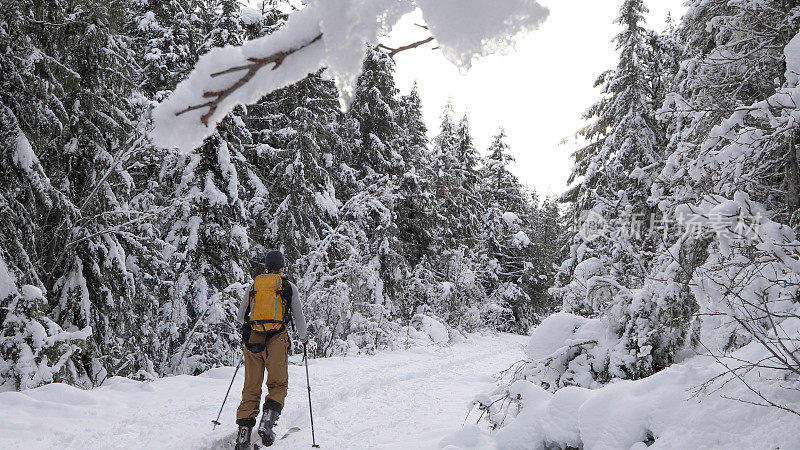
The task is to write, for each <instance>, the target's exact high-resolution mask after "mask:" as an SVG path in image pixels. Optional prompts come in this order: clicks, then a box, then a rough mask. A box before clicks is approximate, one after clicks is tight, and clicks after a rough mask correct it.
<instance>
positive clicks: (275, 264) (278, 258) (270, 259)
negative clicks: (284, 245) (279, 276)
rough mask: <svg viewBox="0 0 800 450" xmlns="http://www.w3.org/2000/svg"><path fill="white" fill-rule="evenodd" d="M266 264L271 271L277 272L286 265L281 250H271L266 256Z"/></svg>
mask: <svg viewBox="0 0 800 450" xmlns="http://www.w3.org/2000/svg"><path fill="white" fill-rule="evenodd" d="M264 266H266V268H267V270H268V271H270V272H277V271H279V270H281V269H283V268H284V267H286V260H285V259H284V258H283V253H281V251H280V250H270V251H269V252H267V256H266V257H264Z"/></svg>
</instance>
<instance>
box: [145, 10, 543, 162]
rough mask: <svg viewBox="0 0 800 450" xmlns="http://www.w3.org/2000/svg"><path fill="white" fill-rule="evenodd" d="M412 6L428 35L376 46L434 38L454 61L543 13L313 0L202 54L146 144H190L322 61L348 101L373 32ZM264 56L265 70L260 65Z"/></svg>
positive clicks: (464, 60) (500, 43)
mask: <svg viewBox="0 0 800 450" xmlns="http://www.w3.org/2000/svg"><path fill="white" fill-rule="evenodd" d="M415 8H419V9H420V10H421V11H422V16H423V18H424V20H425V22H426V23H427V26H428V27H429V29H430V32H431V36H429V37H427V38H425V39H422V40H420V41H418V42H414V43H412V44H409V45H405V46H402V47H398V48H390V47H387V46H381V48H384V49H386V50H388V52H389V54H390V56H394V55H396V54H397V53H399V52H401V51H403V50H407V49H410V48H416V47H419V46H421V45H423V44H426V43H428V42H431V41H433V40H434V39H435V40H436V41H437V42H438V44H439V47H440V48H441V50H442V53H443V55H444V57H445V58H447V59H448V60H450V61H451V62H452V63H454V64H456V65H458V66H461V67H469V66H470V64H471V63H472V60H473V59H475V58H476V57H480V56H485V55H488V54H491V53H497V52H503V51H505V49H508V48H511V47H513V46H514V44H515V43H516V42H517V41H518V39H519V38H520V37H521V36H523V35H525V34H527V33H528V32H529V31H532V30H535V29H537V28H539V26H540V25H541V24H542V23H543V22H544V20H545V18H546V17H547V16H548V14H549V11H548V10H547V8H544V7H542V6H541V5H539V4H538V3H537V2H536V0H457V1H455V0H447V1H444V0H387V1H382V2H362V1H355V0H326V1H312V2H309V4H308V6H306V7H305V8H303V9H301V10H299V11H297V12H295V13H292V14H291V15H290V17H289V19H288V20H287V22H286V25H285V26H284V27H283V28H281V29H280V30H278V31H276V32H274V33H272V34H270V35H268V36H265V37H262V38H259V39H255V40H252V41H249V42H247V43H245V44H244V45H242V46H240V47H224V48H215V49H213V50H211V51H210V52H208V53H207V54H205V55H203V56H201V57H200V59H199V60H198V62H197V64H196V65H195V68H194V70H193V71H192V73H191V74H189V77H188V78H187V79H185V80H184V81H182V82H181V83H179V84H178V86H177V87H176V88H175V90H174V92H173V93H172V94H171V95H170V96H169V97H168V98H167V99H166V100H164V101H163V102H162V103H161V104H159V105H158V106H157V107H156V108H155V109H154V110H153V129H152V131H151V132H150V137H151V139H152V142H153V144H155V145H156V146H157V147H161V148H178V149H179V150H181V151H183V152H190V151H192V150H193V149H194V148H197V147H199V146H200V145H201V144H202V143H203V140H204V139H205V138H207V137H209V136H211V134H212V133H214V130H215V128H216V124H218V123H219V122H220V121H221V120H222V119H224V118H225V116H227V115H228V114H229V113H230V112H231V111H233V109H234V108H235V107H236V106H237V105H242V104H250V103H254V102H256V101H258V100H259V99H260V98H261V97H263V96H264V95H266V94H268V93H270V92H272V91H274V90H276V89H280V88H282V87H285V86H288V85H290V84H293V83H295V82H297V81H300V80H302V79H303V78H304V77H305V76H306V75H308V74H309V73H312V72H315V71H317V70H319V69H321V68H323V67H325V68H327V70H326V75H328V76H330V77H332V78H333V79H334V80H335V81H336V85H337V88H338V89H339V94H340V96H341V98H342V100H343V101H344V103H345V104H347V103H348V102H349V100H350V99H351V98H352V96H353V90H354V88H355V83H356V79H357V76H358V73H359V71H360V69H361V64H362V61H363V59H364V56H365V54H366V49H367V48H368V47H375V46H379V45H380V44H379V43H378V38H379V37H381V36H382V35H384V34H386V32H387V31H388V30H390V29H392V27H394V26H395V25H396V24H397V22H398V21H399V20H400V18H401V17H403V16H404V15H406V14H408V13H410V12H412V11H413V10H414V9H415ZM270 64H272V70H269V71H264V70H261V69H262V68H263V67H266V66H268V65H270Z"/></svg>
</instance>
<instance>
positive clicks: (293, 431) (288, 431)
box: [281, 427, 300, 440]
mask: <svg viewBox="0 0 800 450" xmlns="http://www.w3.org/2000/svg"><path fill="white" fill-rule="evenodd" d="M298 431H300V427H292V428H289V429H288V430H286V432H285V433H283V436H282V437H281V440H284V439H286V438H287V437H289V436H290V435H292V434H294V433H296V432H298Z"/></svg>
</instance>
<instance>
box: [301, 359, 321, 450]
mask: <svg viewBox="0 0 800 450" xmlns="http://www.w3.org/2000/svg"><path fill="white" fill-rule="evenodd" d="M303 359H305V360H306V386H307V387H308V415H309V417H311V446H312V447H314V448H319V445H317V438H316V437H314V411H313V410H312V409H311V381H310V380H309V378H308V353H306V344H303Z"/></svg>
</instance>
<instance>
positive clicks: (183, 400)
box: [0, 334, 526, 449]
mask: <svg viewBox="0 0 800 450" xmlns="http://www.w3.org/2000/svg"><path fill="white" fill-rule="evenodd" d="M525 341H526V338H525V337H524V336H514V335H508V334H501V335H491V336H490V335H487V336H480V335H472V336H470V338H469V339H468V340H467V341H465V342H462V343H458V344H453V345H452V346H450V347H435V346H431V347H416V348H411V349H409V350H403V351H396V352H384V353H380V354H378V355H374V356H358V357H346V358H328V359H318V360H312V361H311V364H310V367H309V369H310V372H311V387H312V396H313V397H312V399H313V402H314V403H313V404H314V425H315V427H316V437H317V443H318V444H320V445H321V446H322V448H328V449H345V448H353V449H365V448H405V449H408V448H438V447H439V445H438V444H439V442H440V441H441V439H442V438H443V437H445V436H446V435H448V434H451V433H453V432H454V431H456V430H458V429H459V428H460V427H461V425H462V424H463V423H464V418H465V416H466V414H467V408H466V406H467V404H468V402H469V401H470V400H471V399H472V398H473V397H474V396H475V394H477V393H481V392H485V391H487V390H488V389H490V388H491V387H492V386H493V385H494V381H495V378H494V375H495V374H496V373H497V372H499V371H501V370H503V369H505V368H507V367H508V366H510V365H511V364H512V363H513V362H514V361H517V360H519V359H520V358H521V356H522V355H523V352H522V346H523V344H524V343H525ZM292 361H293V362H295V363H298V364H299V362H300V360H299V359H296V358H294V357H293V358H292ZM233 372H234V369H233V368H232V367H225V368H220V369H214V370H211V371H209V372H207V373H205V374H203V375H202V376H198V377H192V376H175V377H169V378H163V379H159V380H155V381H153V382H149V383H146V382H137V381H132V380H129V379H126V378H113V379H110V380H108V381H107V382H106V384H105V385H104V386H102V387H100V388H97V389H93V390H88V391H83V390H80V389H76V388H73V387H70V386H66V385H63V384H53V385H49V386H43V387H41V388H38V389H32V390H28V391H24V392H5V393H1V394H0V411H3V413H2V420H0V448H59V449H66V448H81V449H101V448H102V449H108V448H137V449H141V448H147V449H151V448H169V449H178V448H181V449H182V448H187V449H188V448H226V447H227V443H228V442H230V441H232V439H233V435H234V433H235V423H234V420H235V417H234V416H235V411H236V407H237V406H238V404H239V400H240V398H241V389H242V382H243V375H244V374H243V373H242V371H241V370H240V371H239V374H238V375H237V376H236V380H235V381H234V384H233V388H232V389H231V394H230V397H229V398H228V402H227V404H226V405H225V409H224V410H223V412H222V417H221V418H220V422H222V426H220V427H217V429H216V430H212V429H211V428H212V425H211V420H212V419H214V418H215V417H216V415H217V412H218V411H219V406H220V403H221V402H222V398H223V397H224V395H225V390H226V389H227V387H228V383H229V382H230V379H231V376H233ZM305 381H306V380H305V370H304V367H303V366H301V365H290V366H289V396H288V398H287V404H286V408H285V409H284V412H283V414H282V416H281V419H280V421H279V422H278V436H281V435H282V434H283V432H284V430H286V429H288V428H291V427H295V426H296V427H301V430H300V431H298V432H296V433H293V434H291V435H290V436H288V437H287V438H286V439H285V440H282V441H279V442H277V443H276V445H275V446H274V447H275V448H307V447H309V446H310V444H311V430H310V428H309V418H308V403H307V402H308V400H307V396H306V386H305ZM477 417H478V413H477V411H474V412H473V413H472V414H471V416H470V420H476V419H477Z"/></svg>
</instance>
